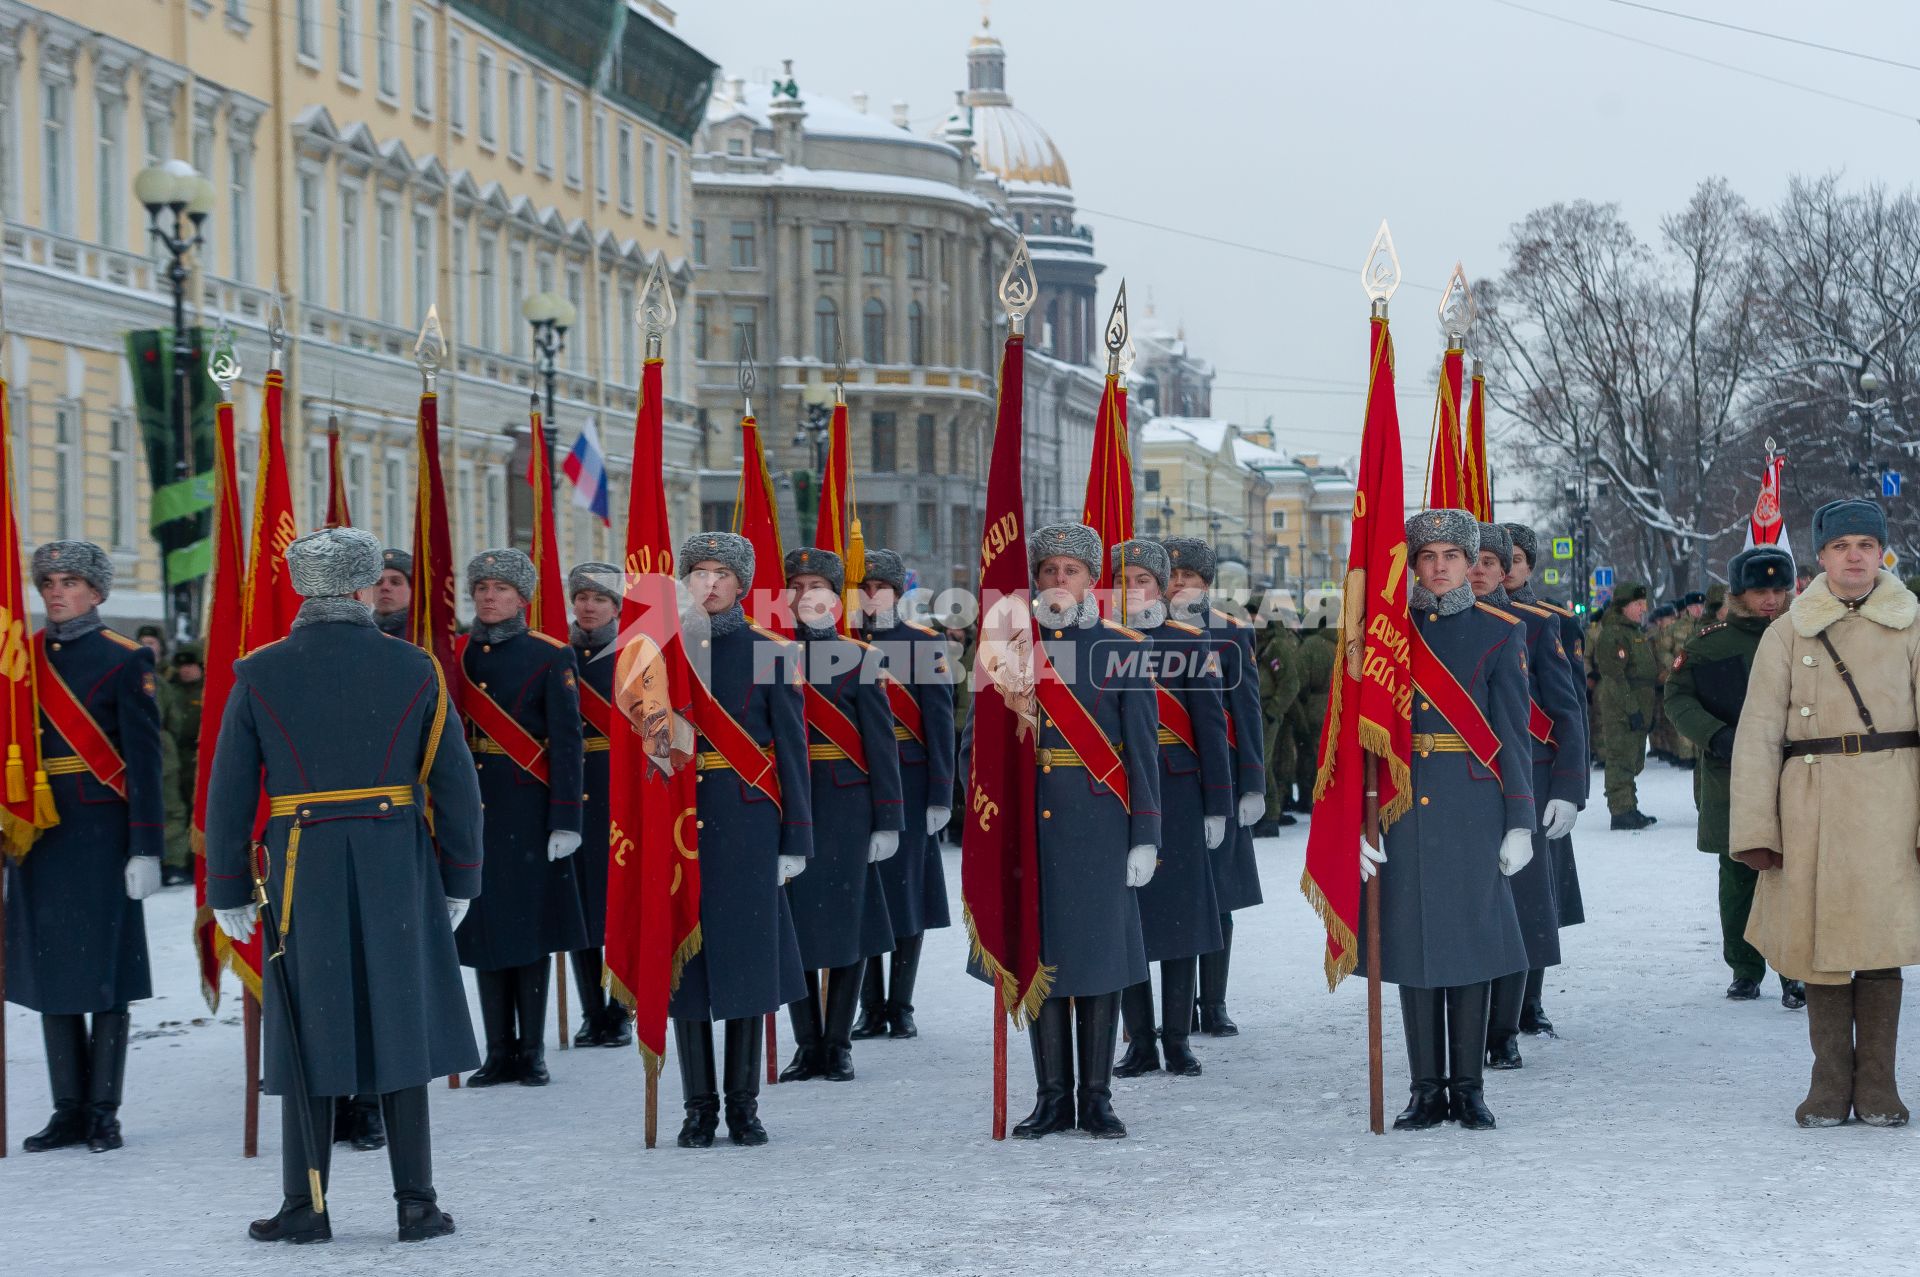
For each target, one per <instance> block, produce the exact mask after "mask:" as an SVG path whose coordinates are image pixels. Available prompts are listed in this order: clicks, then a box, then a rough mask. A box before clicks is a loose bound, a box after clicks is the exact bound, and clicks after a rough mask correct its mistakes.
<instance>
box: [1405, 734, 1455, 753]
mask: <svg viewBox="0 0 1920 1277" xmlns="http://www.w3.org/2000/svg"><path fill="white" fill-rule="evenodd" d="M1413 752H1414V753H1416V754H1419V755H1420V756H1421V757H1423V758H1424V757H1425V756H1426V755H1428V754H1464V753H1466V752H1467V742H1466V738H1465V737H1463V736H1460V735H1458V734H1457V733H1454V732H1415V733H1414V734H1413Z"/></svg>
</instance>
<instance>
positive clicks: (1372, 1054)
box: [1362, 753, 1387, 1135]
mask: <svg viewBox="0 0 1920 1277" xmlns="http://www.w3.org/2000/svg"><path fill="white" fill-rule="evenodd" d="M1366 757H1367V764H1366V766H1367V802H1366V815H1365V822H1366V823H1365V826H1364V831H1363V834H1362V836H1363V837H1364V838H1365V839H1366V840H1367V845H1368V846H1370V847H1372V848H1374V849H1375V850H1376V851H1377V850H1379V848H1380V775H1379V769H1380V760H1379V759H1378V758H1376V757H1374V756H1373V755H1372V754H1371V753H1369V754H1368V755H1367V756H1366ZM1385 870H1386V866H1385V865H1375V866H1374V874H1373V876H1372V877H1371V878H1369V879H1367V886H1366V895H1367V899H1366V910H1367V1129H1368V1130H1370V1131H1372V1132H1373V1133H1374V1134H1375V1135H1385V1134H1386V1133H1387V1076H1386V1074H1387V1066H1386V1060H1385V1054H1384V1050H1383V1048H1382V1046H1381V1036H1380V875H1381V873H1383V872H1384V871H1385Z"/></svg>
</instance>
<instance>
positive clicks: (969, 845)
mask: <svg viewBox="0 0 1920 1277" xmlns="http://www.w3.org/2000/svg"><path fill="white" fill-rule="evenodd" d="M1025 344H1026V343H1025V342H1024V340H1023V339H1022V338H1021V337H1020V336H1019V335H1018V334H1015V335H1013V336H1010V337H1008V338H1007V346H1006V351H1005V353H1004V354H1002V355H1001V358H1000V395H999V406H998V409H997V413H996V416H995V424H994V430H993V458H992V461H991V462H990V463H989V465H988V469H987V508H986V521H985V524H984V531H983V532H982V533H981V536H980V606H981V622H980V645H979V649H978V652H979V654H978V656H977V658H976V659H975V661H974V672H973V678H974V684H973V686H974V692H973V758H972V763H971V768H972V770H971V774H970V775H969V776H968V778H967V811H966V812H965V813H964V819H965V821H966V827H965V829H964V830H963V831H962V835H961V854H960V894H961V898H962V902H963V911H964V912H965V914H966V921H967V942H968V945H969V947H970V953H971V957H972V958H973V960H974V961H976V962H978V963H979V965H980V966H981V968H982V969H983V970H985V971H986V973H987V975H988V977H989V978H990V979H992V980H993V982H994V983H995V984H997V985H998V986H999V988H1000V998H1001V1002H1002V1003H1003V1005H1004V1006H1005V1008H1006V1011H1007V1013H1008V1014H1009V1015H1011V1016H1013V1017H1014V1019H1015V1020H1016V1021H1024V1020H1027V1019H1031V1018H1032V1017H1033V1015H1034V1014H1036V1013H1037V1012H1038V1011H1039V1009H1040V1004H1041V1003H1042V1002H1044V1001H1045V1000H1046V998H1047V994H1048V991H1049V990H1050V989H1051V987H1052V985H1053V969H1052V968H1051V967H1047V966H1043V965H1042V964H1041V961H1040V849H1039V841H1038V834H1037V831H1036V830H1035V828H1034V823H1035V822H1034V812H1035V810H1036V808H1037V803H1036V793H1035V778H1036V768H1035V764H1034V757H1033V750H1034V733H1033V732H1032V731H1030V730H1028V728H1027V726H1026V723H1025V721H1024V720H1023V718H1022V716H1021V709H1022V708H1023V707H1025V706H1027V705H1029V704H1030V703H1031V701H1032V698H1033V691H1034V663H1033V652H1034V641H1033V622H1032V619H1031V614H1030V612H1029V608H1028V597H1029V594H1030V585H1031V583H1030V581H1029V579H1028V573H1027V532H1026V525H1025V519H1026V494H1025V490H1024V489H1025V483H1024V480H1023V478H1022V473H1021V460H1020V444H1021V435H1022V419H1021V416H1022V403H1021V401H1022V399H1023V397H1024V395H1025V389H1026V383H1025V376H1026V352H1025V349H1024V347H1025Z"/></svg>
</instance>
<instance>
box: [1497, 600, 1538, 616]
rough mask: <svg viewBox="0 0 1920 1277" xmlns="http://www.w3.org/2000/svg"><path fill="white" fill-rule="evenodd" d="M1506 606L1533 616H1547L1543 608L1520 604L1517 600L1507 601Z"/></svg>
mask: <svg viewBox="0 0 1920 1277" xmlns="http://www.w3.org/2000/svg"><path fill="white" fill-rule="evenodd" d="M1507 606H1508V607H1516V608H1519V609H1520V610H1521V611H1522V612H1530V613H1532V614H1533V615H1534V616H1546V615H1548V612H1547V610H1546V609H1545V608H1540V607H1535V606H1534V605H1533V604H1531V603H1522V602H1520V601H1519V600H1518V599H1508V600H1507Z"/></svg>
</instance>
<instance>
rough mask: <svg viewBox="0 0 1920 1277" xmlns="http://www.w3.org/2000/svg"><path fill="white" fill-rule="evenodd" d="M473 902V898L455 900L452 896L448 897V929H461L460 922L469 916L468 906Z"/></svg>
mask: <svg viewBox="0 0 1920 1277" xmlns="http://www.w3.org/2000/svg"><path fill="white" fill-rule="evenodd" d="M472 903H473V901H471V900H455V899H454V898H453V897H452V896H448V897H447V929H448V930H450V931H458V930H460V923H461V921H462V920H463V919H465V918H466V916H467V906H468V905H470V904H472Z"/></svg>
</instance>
